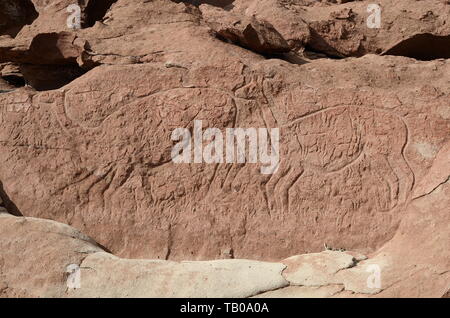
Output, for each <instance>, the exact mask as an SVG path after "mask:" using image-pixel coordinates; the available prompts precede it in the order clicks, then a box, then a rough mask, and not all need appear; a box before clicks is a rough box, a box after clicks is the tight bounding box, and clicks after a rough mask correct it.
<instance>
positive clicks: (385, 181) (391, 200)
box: [370, 154, 400, 211]
mask: <svg viewBox="0 0 450 318" xmlns="http://www.w3.org/2000/svg"><path fill="white" fill-rule="evenodd" d="M370 160H371V168H372V173H373V174H374V175H375V176H376V177H377V179H379V180H380V181H381V183H382V185H384V186H386V187H387V195H386V193H384V194H383V191H382V188H380V187H378V188H377V190H376V192H377V193H378V196H379V200H378V203H379V208H380V210H382V211H388V210H390V209H392V208H394V207H395V206H396V205H397V203H398V195H399V189H400V188H399V178H398V176H397V175H396V174H395V173H394V170H393V169H392V167H391V165H390V163H389V161H388V158H387V156H386V155H382V154H378V155H373V156H372V158H371V159H370Z"/></svg>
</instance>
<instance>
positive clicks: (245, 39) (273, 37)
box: [200, 5, 290, 54]
mask: <svg viewBox="0 0 450 318" xmlns="http://www.w3.org/2000/svg"><path fill="white" fill-rule="evenodd" d="M200 10H201V11H202V17H203V19H204V20H205V22H206V23H207V24H208V25H209V26H210V27H211V29H213V30H214V31H215V32H216V33H217V34H218V35H219V36H221V37H222V38H224V39H227V40H229V41H231V42H233V43H236V44H238V45H242V46H243V47H246V48H248V49H250V50H253V51H255V52H258V53H262V54H274V53H285V52H288V51H289V50H290V49H289V45H288V43H287V42H286V40H285V39H283V37H282V36H281V35H280V34H279V33H278V31H277V30H275V28H274V27H273V26H272V25H271V24H270V23H268V22H265V21H258V20H256V19H255V18H254V17H251V18H246V17H245V16H238V15H235V14H232V13H229V12H227V11H224V10H222V9H218V8H214V7H212V6H208V5H202V6H200Z"/></svg>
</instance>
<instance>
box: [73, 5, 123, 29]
mask: <svg viewBox="0 0 450 318" xmlns="http://www.w3.org/2000/svg"><path fill="white" fill-rule="evenodd" d="M115 2H117V0H91V1H89V3H88V5H87V6H86V8H85V9H84V19H83V20H84V21H83V23H82V25H81V27H82V28H90V27H92V26H94V24H95V22H97V21H102V20H103V18H104V17H105V15H106V12H108V10H109V9H110V8H111V6H112V5H113V4H114V3H115Z"/></svg>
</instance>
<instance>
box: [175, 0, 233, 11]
mask: <svg viewBox="0 0 450 318" xmlns="http://www.w3.org/2000/svg"><path fill="white" fill-rule="evenodd" d="M171 1H172V2H176V3H180V2H184V3H188V4H192V5H194V6H196V7H198V6H200V5H202V4H209V5H212V6H215V7H220V8H224V9H226V10H231V9H232V8H233V3H234V0H171Z"/></svg>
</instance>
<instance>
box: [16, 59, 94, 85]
mask: <svg viewBox="0 0 450 318" xmlns="http://www.w3.org/2000/svg"><path fill="white" fill-rule="evenodd" d="M20 72H21V73H22V74H23V77H24V79H25V83H26V84H27V85H29V86H31V87H33V88H34V89H35V90H37V91H47V90H52V89H58V88H61V87H63V86H65V85H67V84H69V83H70V82H72V81H73V80H75V79H77V78H78V77H80V76H82V75H84V74H85V73H86V72H87V70H84V69H82V68H81V67H79V66H78V65H76V64H69V65H34V64H22V65H20Z"/></svg>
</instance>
